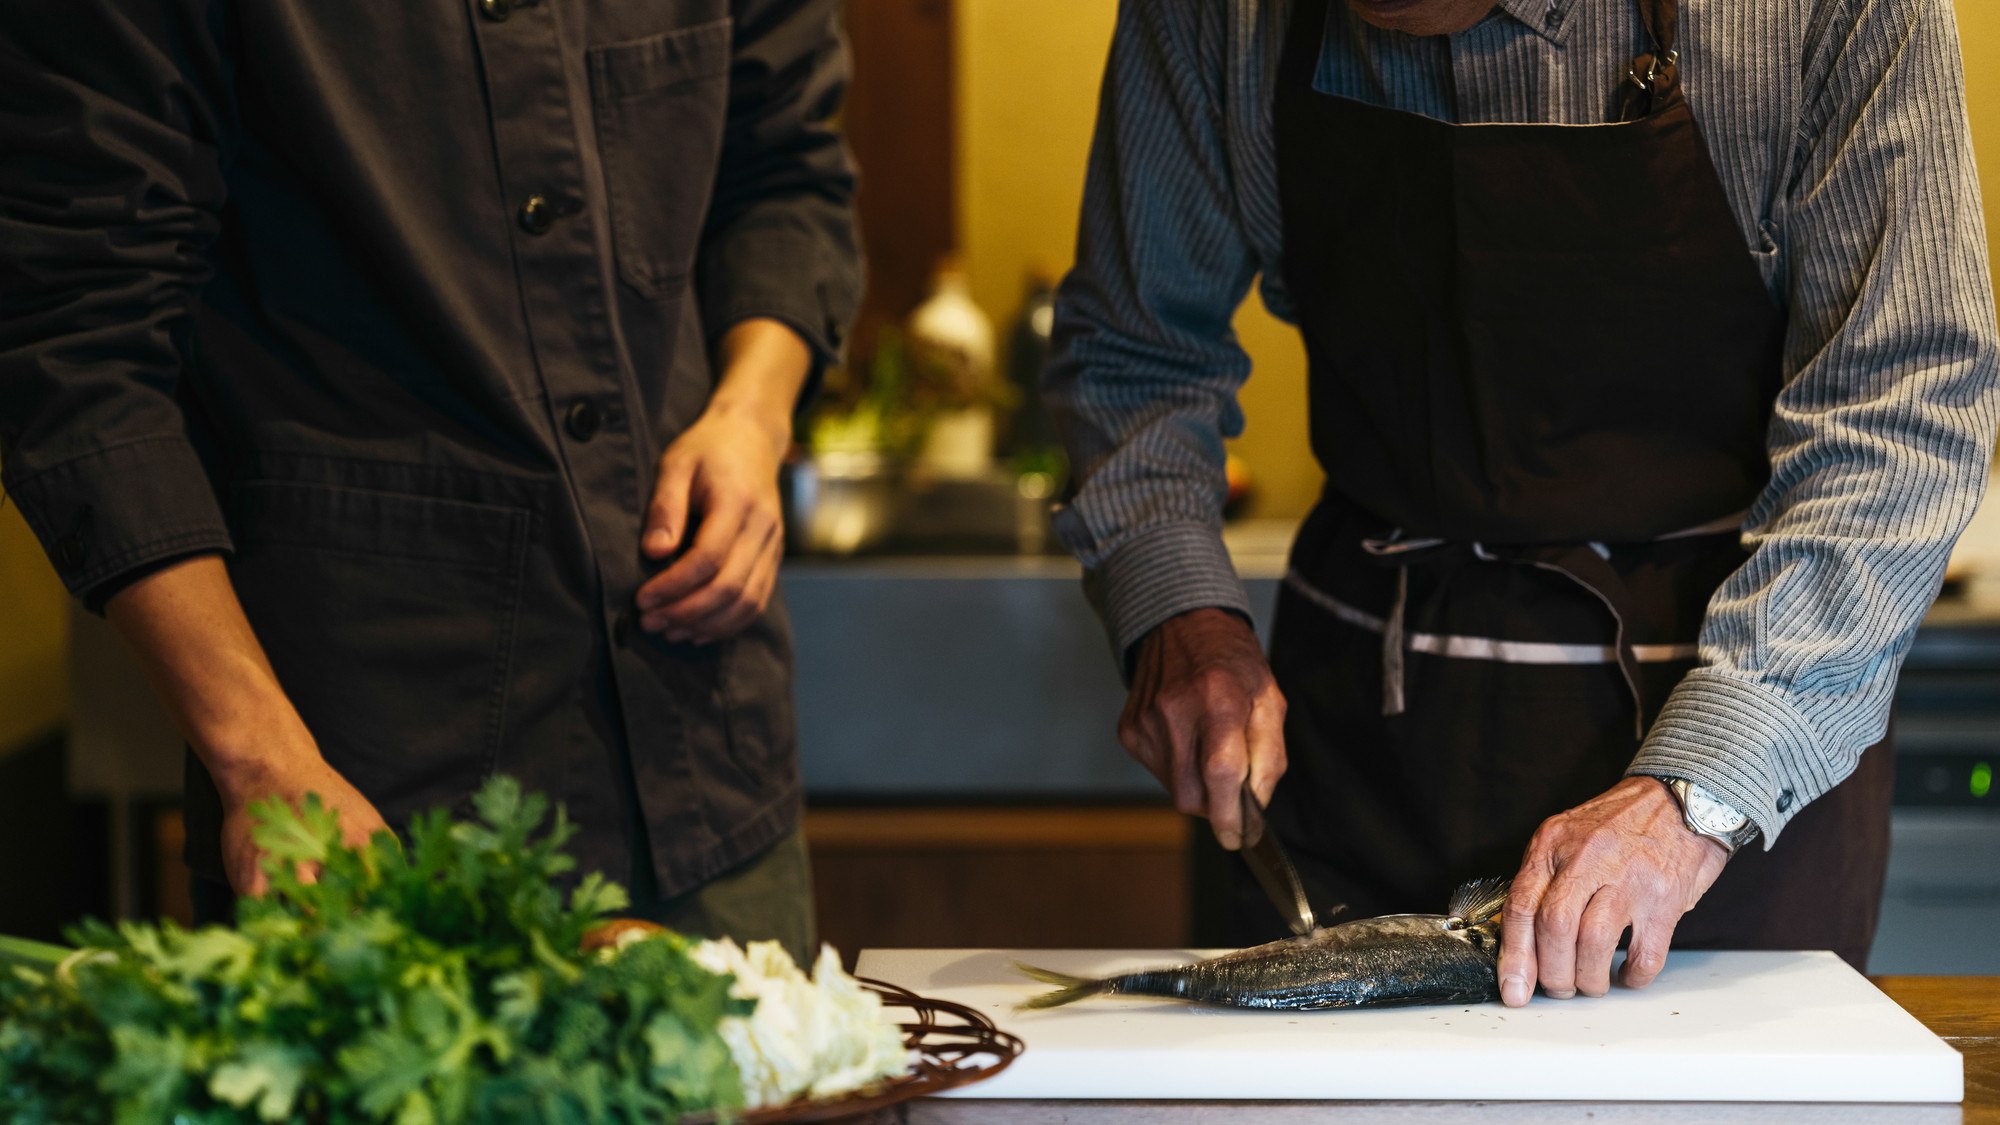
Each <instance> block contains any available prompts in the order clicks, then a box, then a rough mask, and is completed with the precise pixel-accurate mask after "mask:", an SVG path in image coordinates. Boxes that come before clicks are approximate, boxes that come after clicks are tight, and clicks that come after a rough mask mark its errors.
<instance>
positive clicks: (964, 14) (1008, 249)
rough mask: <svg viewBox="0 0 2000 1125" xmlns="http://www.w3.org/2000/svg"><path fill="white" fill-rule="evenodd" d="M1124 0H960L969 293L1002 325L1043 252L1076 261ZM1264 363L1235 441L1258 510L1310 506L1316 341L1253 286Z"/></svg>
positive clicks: (1290, 512)
mask: <svg viewBox="0 0 2000 1125" xmlns="http://www.w3.org/2000/svg"><path fill="white" fill-rule="evenodd" d="M1116 15H1117V3H1116V0H958V37H959V38H958V66H959V79H958V81H959V88H958V113H959V130H958V134H959V152H958V175H959V225H960V242H961V244H962V248H963V250H964V253H965V259H966V266H967V269H968V270H969V272H970V273H971V276H972V295H973V298H974V299H975V300H977V301H978V302H979V305H980V307H981V308H984V309H985V310H986V311H987V312H988V313H990V314H992V316H993V318H994V320H995V322H996V323H997V324H999V325H1000V326H1002V329H1003V330H1004V328H1005V326H1006V325H1008V324H1011V323H1012V322H1013V318H1014V314H1015V311H1016V310H1017V309H1019V308H1020V305H1021V297H1022V294H1023V291H1024V289H1025V287H1026V284H1027V277H1028V273H1029V271H1030V270H1031V269H1032V268H1033V267H1034V265H1035V263H1036V262H1047V263H1050V264H1051V265H1052V266H1053V267H1054V268H1056V269H1058V270H1063V269H1067V268H1069V264H1070V262H1071V260H1072V257H1073V254H1074V250H1075V243H1076V216H1077V210H1078V208H1079V207H1080V206H1081V204H1082V200H1083V173H1084V165H1085V163H1086V160H1087V157H1088V155H1089V151H1090V133H1091V126H1092V122H1093V119H1094V118H1095V116H1096V110H1097V86H1098V80H1099V78H1100V77H1102V72H1103V70H1104V55H1105V52H1106V50H1107V49H1108V48H1109V46H1110V43H1111V27H1112V21H1113V19H1114V17H1115V16H1116ZM1236 328H1237V332H1238V333H1239V334H1240V335H1241V337H1242V339H1243V343H1244V345H1245V347H1246V348H1247V349H1248V350H1249V352H1250V355H1251V358H1252V359H1253V360H1254V361H1255V363H1256V375H1255V377H1254V378H1252V379H1251V380H1250V382H1249V384H1248V385H1247V386H1246V387H1245V388H1244V391H1243V407H1244V411H1245V414H1246V415H1247V416H1248V419H1249V421H1248V425H1247V428H1246V429H1245V431H1244V436H1243V438H1242V440H1240V441H1238V442H1237V443H1236V450H1237V452H1238V453H1239V454H1241V455H1242V457H1243V458H1244V460H1245V461H1246V462H1248V463H1249V465H1250V470H1251V473H1252V474H1253V476H1254V479H1255V480H1256V483H1257V498H1256V502H1255V504H1254V505H1253V507H1252V514H1256V515H1278V516H1295V515H1302V514H1303V513H1304V512H1305V510H1306V509H1307V508H1308V507H1310V506H1311V504H1312V501H1313V498H1314V497H1315V496H1316V495H1318V492H1319V482H1320V472H1319V467H1318V466H1317V465H1316V464H1314V462H1313V459H1312V454H1311V451H1310V450H1309V449H1308V448H1307V446H1306V420H1305V411H1304V410H1303V409H1302V404H1303V403H1304V401H1305V399H1304V395H1305V352H1304V349H1303V348H1302V347H1301V346H1300V344H1299V342H1298V336H1297V334H1296V333H1294V332H1293V331H1292V330H1291V329H1290V328H1288V327H1286V326H1285V325H1284V324H1282V323H1280V322H1278V321H1277V320H1275V319H1273V318H1272V317H1271V316H1270V315H1269V314H1268V313H1266V312H1265V311H1264V307H1263V304H1262V303H1261V302H1259V301H1257V300H1256V299H1254V298H1253V299H1252V300H1251V301H1249V302H1248V303H1247V304H1246V305H1245V306H1244V308H1243V312H1242V313H1241V314H1240V315H1239V316H1238V317H1237V323H1236Z"/></svg>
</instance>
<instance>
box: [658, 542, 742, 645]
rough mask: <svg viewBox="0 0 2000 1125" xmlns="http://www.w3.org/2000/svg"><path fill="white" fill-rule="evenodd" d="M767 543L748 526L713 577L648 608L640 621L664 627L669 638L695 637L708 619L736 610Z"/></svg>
mask: <svg viewBox="0 0 2000 1125" xmlns="http://www.w3.org/2000/svg"><path fill="white" fill-rule="evenodd" d="M706 530H707V529H706V527H704V528H703V532H704V534H703V535H702V536H701V537H700V538H698V539H697V541H696V548H695V549H696V550H701V549H703V547H702V544H701V542H700V539H705V538H706V537H707V536H706V534H705V532H706ZM768 542H769V541H768V539H765V538H764V537H763V535H762V534H761V532H760V531H759V530H758V529H756V528H752V527H749V526H747V525H746V526H745V527H744V528H743V529H742V530H741V532H740V533H739V534H738V535H737V536H736V537H735V538H734V539H733V540H732V541H731V542H729V543H728V544H727V545H726V546H724V548H723V551H724V554H723V557H722V564H721V565H720V566H719V567H717V568H716V572H715V575H714V577H712V578H710V579H709V580H708V582H706V583H705V584H703V585H702V586H700V587H699V588H697V589H695V590H694V591H692V592H690V593H689V594H687V595H686V596H684V597H681V598H678V599H675V600H673V601H670V602H667V603H665V604H663V605H659V606H656V607H655V608H653V609H651V610H649V611H647V613H646V614H645V616H644V617H643V618H641V624H643V625H645V626H646V627H647V628H662V629H665V630H666V631H667V639H668V640H670V641H685V640H694V639H696V634H697V633H699V632H700V631H701V629H702V628H703V626H704V624H705V623H706V621H707V619H708V618H711V617H714V616H716V615H718V614H722V613H726V612H728V611H731V610H733V609H735V608H736V607H737V606H738V605H739V604H740V603H741V602H742V601H743V599H744V597H745V596H746V595H747V594H748V593H749V591H750V589H751V584H752V582H753V580H754V579H755V577H756V571H757V564H758V561H759V559H760V558H761V557H762V555H763V553H764V550H765V547H766V546H767V544H768Z"/></svg>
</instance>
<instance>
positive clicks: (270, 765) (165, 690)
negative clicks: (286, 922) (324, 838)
mask: <svg viewBox="0 0 2000 1125" xmlns="http://www.w3.org/2000/svg"><path fill="white" fill-rule="evenodd" d="M104 616H105V619H106V620H108V621H110V622H111V624H112V627H114V628H116V629H117V630H118V632H119V633H120V634H121V635H123V636H124V638H125V640H126V642H127V643H128V644H130V645H131V646H132V651H133V652H134V653H135V654H137V656H138V657H139V663H140V666H141V667H142V668H143V669H144V670H145V673H146V678H147V679H148V680H149V681H151V683H152V685H153V690H154V692H155V693H156V694H157V695H158V696H159V699H160V702H161V704H162V705H164V706H165V708H166V711H167V714H168V716H169V717H170V718H172V719H173V722H174V725H175V726H176V727H177V728H179V730H180V732H181V736H182V737H183V738H185V739H187V742H188V745H189V746H190V747H192V748H193V749H194V752H195V754H196V755H197V756H198V757H199V758H200V759H201V761H202V764H203V765H205V766H206V767H207V768H208V773H209V776H210V777H211V778H212V779H214V781H215V788H216V791H217V793H218V794H219V795H220V796H221V798H222V810H223V814H222V861H223V869H224V873H225V874H226V875H227V876H228V878H229V885H230V886H231V887H232V888H233V889H234V890H235V891H236V893H237V894H241V895H260V894H263V893H264V891H265V890H266V889H268V887H269V880H268V878H267V877H266V876H265V874H264V868H263V862H262V860H263V855H262V853H261V852H260V851H259V849H258V847H257V841H256V839H255V836H254V834H253V832H252V828H253V824H252V821H251V817H250V805H251V804H252V803H254V802H256V801H260V800H263V799H265V798H273V797H275V798H278V799H281V800H285V801H289V802H291V803H292V804H293V805H294V806H297V805H299V804H301V803H302V802H303V801H304V800H305V797H306V794H308V793H318V794H319V796H320V800H321V802H322V803H324V804H325V805H326V806H327V807H328V808H331V809H333V810H335V811H337V812H338V813H339V814H340V831H341V836H342V838H343V839H344V840H345V841H346V842H347V843H348V844H350V845H355V846H358V845H360V844H364V843H366V842H367V841H368V840H369V838H370V837H372V836H373V835H374V834H375V833H376V832H379V831H383V830H385V829H387V827H388V825H386V824H384V823H383V821H382V814H381V813H380V812H377V811H376V809H375V806H374V805H373V804H372V803H371V802H370V801H369V800H368V798H367V797H365V796H363V795H362V793H361V791H360V790H358V789H356V788H355V787H354V786H353V785H352V784H350V783H349V782H348V780H347V779H346V778H345V777H342V776H341V774H340V772H339V771H338V770H336V769H334V768H333V766H332V765H330V764H328V762H327V760H326V758H325V757H324V756H322V755H321V753H320V748H319V743H318V742H317V741H316V740H315V739H314V738H313V735H312V732H311V731H309V730H307V729H306V724H305V720H303V719H302V718H300V717H299V713H298V710H297V709H296V708H294V707H293V706H292V701H291V699H290V697H289V696H287V695H286V694H285V691H284V688H283V687H282V686H281V685H280V684H279V683H278V676H277V673H276V672H275V671H273V670H272V668H271V662H270V660H269V659H268V658H267V657H266V656H265V654H264V646H263V645H262V644H260V643H259V642H258V640H257V635H256V633H255V632H253V631H252V630H251V628H250V621H249V619H248V618H246V617H245V616H244V614H243V605H242V603H241V602H240V601H239V600H238V599H237V597H236V588H235V586H233V585H231V583H230V580H229V571H228V569H227V568H226V567H225V566H224V565H223V562H222V560H221V559H219V558H217V557H215V556H213V555H203V556H200V557H197V558H192V559H187V560H185V561H182V562H178V563H175V564H173V565H171V566H167V567H163V568H161V569H160V570H159V571H157V572H155V573H153V574H149V575H147V576H146V577H144V578H141V579H139V580H138V581H136V582H134V583H132V584H131V585H130V586H128V587H126V588H125V589H123V590H121V591H119V592H118V593H117V594H115V595H113V596H112V597H111V599H110V600H109V601H107V602H105V604H104ZM316 874H317V873H316V872H314V871H310V870H305V871H301V872H299V876H300V878H302V879H305V880H308V881H310V880H311V879H313V878H314V877H315V876H316Z"/></svg>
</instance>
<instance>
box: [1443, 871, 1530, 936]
mask: <svg viewBox="0 0 2000 1125" xmlns="http://www.w3.org/2000/svg"><path fill="white" fill-rule="evenodd" d="M1513 885H1514V880H1512V879H1502V878H1492V879H1474V880H1473V881H1471V882H1469V883H1461V884H1460V885H1459V888H1458V889H1457V890H1456V891H1453V892H1452V895H1451V906H1450V907H1449V908H1448V909H1447V911H1446V912H1447V913H1448V914H1450V915H1451V920H1452V922H1454V923H1456V924H1457V926H1477V925H1480V924H1481V923H1484V922H1487V921H1490V920H1491V919H1492V918H1493V916H1494V915H1495V914H1498V913H1500V908H1501V907H1503V906H1505V905H1507V889H1508V888H1509V887H1512V886H1513ZM1455 928H1456V927H1455Z"/></svg>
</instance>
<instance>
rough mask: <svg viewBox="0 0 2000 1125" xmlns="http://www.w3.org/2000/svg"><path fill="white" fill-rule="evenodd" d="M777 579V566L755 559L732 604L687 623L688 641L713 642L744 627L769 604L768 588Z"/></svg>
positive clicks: (769, 588)
mask: <svg viewBox="0 0 2000 1125" xmlns="http://www.w3.org/2000/svg"><path fill="white" fill-rule="evenodd" d="M777 581H778V577H777V566H776V565H775V564H772V565H769V566H767V565H765V564H764V563H763V562H759V563H758V564H757V566H756V568H755V569H753V570H752V571H751V574H750V578H749V581H747V582H746V583H745V584H744V589H743V593H742V596H740V597H738V598H737V599H736V602H735V603H734V604H733V605H726V606H723V607H722V608H721V609H718V610H716V611H715V612H714V613H712V614H709V615H708V616H707V617H705V618H702V619H701V620H700V621H697V622H695V623H694V624H692V625H690V626H688V629H687V632H688V641H689V643H691V644H698V645H709V644H714V643H716V642H717V641H722V640H727V639H728V638H730V637H733V636H735V635H736V634H738V633H741V632H742V631H743V630H745V629H748V628H749V627H750V625H751V624H752V623H753V622H755V621H756V620H757V618H758V617H760V616H762V615H763V613H764V610H765V608H766V607H768V606H769V605H770V604H771V591H772V590H773V589H775V588H776V587H777Z"/></svg>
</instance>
